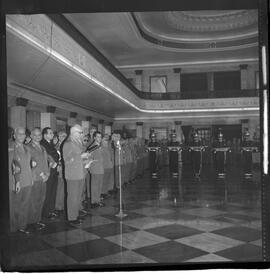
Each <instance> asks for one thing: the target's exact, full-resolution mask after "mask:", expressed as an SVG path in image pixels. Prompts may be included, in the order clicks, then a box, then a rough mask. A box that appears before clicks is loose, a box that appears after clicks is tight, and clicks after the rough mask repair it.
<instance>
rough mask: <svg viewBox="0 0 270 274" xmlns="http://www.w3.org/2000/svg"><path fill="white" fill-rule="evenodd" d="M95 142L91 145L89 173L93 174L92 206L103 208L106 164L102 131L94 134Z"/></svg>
mask: <svg viewBox="0 0 270 274" xmlns="http://www.w3.org/2000/svg"><path fill="white" fill-rule="evenodd" d="M93 138H94V142H93V144H92V145H91V146H92V147H93V149H91V155H90V158H89V159H90V161H92V164H91V165H90V168H89V171H90V173H91V204H92V207H98V206H99V207H102V206H104V205H105V204H104V203H102V202H101V199H100V198H101V197H100V196H101V191H102V184H103V177H104V163H103V153H102V150H103V149H102V146H101V140H102V134H101V132H100V131H95V132H94V134H93Z"/></svg>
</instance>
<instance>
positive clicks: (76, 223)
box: [69, 219, 82, 225]
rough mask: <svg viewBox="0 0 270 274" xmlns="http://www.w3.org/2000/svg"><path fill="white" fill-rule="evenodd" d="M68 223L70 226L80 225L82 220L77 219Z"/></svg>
mask: <svg viewBox="0 0 270 274" xmlns="http://www.w3.org/2000/svg"><path fill="white" fill-rule="evenodd" d="M69 223H70V224H71V225H81V224H82V220H80V219H77V220H73V221H69Z"/></svg>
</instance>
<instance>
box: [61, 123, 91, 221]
mask: <svg viewBox="0 0 270 274" xmlns="http://www.w3.org/2000/svg"><path fill="white" fill-rule="evenodd" d="M82 138H83V129H82V127H81V126H80V125H74V126H73V127H72V128H71V129H70V136H69V138H68V139H67V141H66V142H65V143H64V146H63V160H64V165H65V179H66V181H67V215H68V220H69V221H70V222H71V223H73V224H80V223H81V221H80V219H79V218H78V217H79V210H80V208H81V197H82V192H83V188H84V184H85V175H86V169H85V167H84V164H85V163H84V162H85V160H86V159H87V158H88V157H89V153H86V152H83V151H84V147H83V144H82Z"/></svg>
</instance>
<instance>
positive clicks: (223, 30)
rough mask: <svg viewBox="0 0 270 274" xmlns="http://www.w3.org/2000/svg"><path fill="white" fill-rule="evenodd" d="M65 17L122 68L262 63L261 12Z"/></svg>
mask: <svg viewBox="0 0 270 274" xmlns="http://www.w3.org/2000/svg"><path fill="white" fill-rule="evenodd" d="M65 16H66V18H67V19H68V20H69V21H70V22H71V23H72V24H73V25H74V26H75V27H76V28H77V29H78V30H79V31H80V32H81V33H82V34H83V35H84V36H85V37H86V38H87V39H88V40H89V41H90V42H91V43H92V44H93V45H94V46H95V47H96V48H97V49H98V50H99V51H101V52H102V54H104V55H105V56H106V57H107V58H108V59H109V60H110V61H111V63H112V64H113V65H114V66H116V67H117V68H119V69H126V68H134V69H135V68H145V67H162V66H164V67H174V66H184V65H189V64H190V65H192V64H198V63H200V64H207V63H209V64H211V63H216V62H221V63H225V62H226V63H230V62H244V63H248V62H254V61H256V60H257V58H258V24H257V10H234V11H232V10H222V11H167V12H164V11H163V12H136V13H92V14H87V13H85V14H82V13H81V14H65ZM232 60H233V61H232Z"/></svg>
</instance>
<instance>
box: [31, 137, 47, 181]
mask: <svg viewBox="0 0 270 274" xmlns="http://www.w3.org/2000/svg"><path fill="white" fill-rule="evenodd" d="M28 147H29V149H30V153H31V157H32V160H33V161H35V162H36V163H37V165H36V166H35V167H34V168H33V169H32V170H33V179H34V181H42V177H41V176H40V174H41V173H44V174H46V175H47V176H49V175H50V172H49V167H48V155H47V152H46V150H45V148H44V147H43V146H40V147H39V146H38V145H36V144H35V143H34V142H31V143H30V144H29V145H28Z"/></svg>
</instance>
